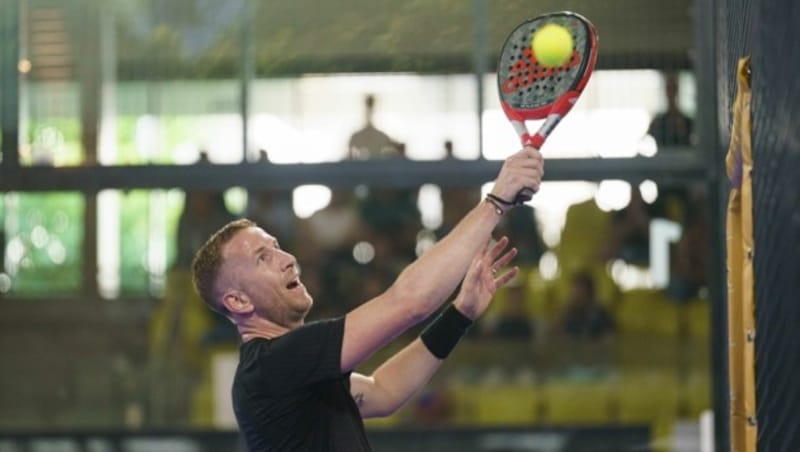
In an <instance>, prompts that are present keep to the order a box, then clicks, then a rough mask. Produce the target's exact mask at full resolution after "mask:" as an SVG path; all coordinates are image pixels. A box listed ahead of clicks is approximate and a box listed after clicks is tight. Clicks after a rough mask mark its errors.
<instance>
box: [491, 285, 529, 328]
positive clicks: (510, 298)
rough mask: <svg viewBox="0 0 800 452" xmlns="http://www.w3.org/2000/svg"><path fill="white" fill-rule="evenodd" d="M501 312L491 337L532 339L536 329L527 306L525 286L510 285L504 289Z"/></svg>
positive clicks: (495, 321) (493, 326)
mask: <svg viewBox="0 0 800 452" xmlns="http://www.w3.org/2000/svg"><path fill="white" fill-rule="evenodd" d="M504 295H505V297H504V299H503V300H502V301H501V310H500V312H499V313H498V315H497V318H496V319H495V320H494V322H493V324H492V327H491V331H490V335H491V336H492V337H495V338H498V339H531V338H533V337H534V333H535V329H534V326H533V322H532V318H531V315H530V313H529V312H528V309H527V306H526V304H525V286H524V285H521V284H518V285H513V286H512V285H509V286H506V287H505V289H504Z"/></svg>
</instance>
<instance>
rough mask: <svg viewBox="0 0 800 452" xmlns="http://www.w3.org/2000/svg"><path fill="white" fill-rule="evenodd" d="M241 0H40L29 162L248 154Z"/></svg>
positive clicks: (30, 17) (31, 17)
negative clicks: (219, 2) (67, 0)
mask: <svg viewBox="0 0 800 452" xmlns="http://www.w3.org/2000/svg"><path fill="white" fill-rule="evenodd" d="M235 3H236V4H227V3H226V4H225V5H224V6H223V7H214V6H213V5H212V4H208V3H207V2H196V1H184V2H181V3H180V5H178V4H176V3H174V2H116V3H108V2H95V1H89V2H82V3H80V4H74V5H73V4H70V5H69V7H66V6H64V5H62V4H60V3H59V4H56V3H53V2H49V1H45V0H38V1H32V2H29V4H28V5H26V8H25V11H24V13H23V17H24V18H25V19H24V20H25V22H24V24H23V25H24V27H23V28H24V31H23V40H22V47H23V55H24V56H27V58H28V60H29V61H30V63H31V67H30V70H29V72H28V73H27V74H26V77H25V79H24V81H23V84H22V96H23V98H22V115H21V123H22V130H23V143H22V145H21V156H20V161H21V163H22V164H26V165H56V166H65V165H80V164H85V163H95V162H99V163H101V164H142V163H178V164H182V163H193V162H195V161H197V160H198V159H201V158H208V159H209V160H210V161H212V162H219V163H231V162H239V161H240V160H241V159H242V155H243V153H242V144H243V143H242V125H241V117H240V116H239V114H238V113H239V111H240V108H239V104H240V102H239V98H240V95H239V91H240V89H239V83H238V80H237V75H238V73H239V71H238V69H236V68H237V67H238V63H237V62H238V61H239V57H238V51H239V48H240V45H239V39H240V36H241V33H240V32H239V31H238V26H239V25H238V20H239V18H240V16H241V13H242V3H241V2H235ZM78 59H80V64H77V63H76V61H77V60H78ZM215 60H216V61H217V62H216V63H215ZM220 62H222V63H220ZM220 65H222V66H225V67H226V68H227V70H226V71H225V73H226V78H225V79H223V80H216V78H217V76H218V75H215V69H214V67H219V66H220ZM189 79H192V80H189Z"/></svg>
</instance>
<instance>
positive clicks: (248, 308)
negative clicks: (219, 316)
mask: <svg viewBox="0 0 800 452" xmlns="http://www.w3.org/2000/svg"><path fill="white" fill-rule="evenodd" d="M222 305H223V306H225V309H227V310H228V312H230V313H231V314H234V315H246V314H250V313H251V312H253V311H254V310H255V308H256V307H255V306H253V303H251V302H250V297H248V296H247V294H245V293H243V292H241V291H238V290H230V291H228V292H225V294H224V295H223V296H222Z"/></svg>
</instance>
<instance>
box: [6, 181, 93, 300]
mask: <svg viewBox="0 0 800 452" xmlns="http://www.w3.org/2000/svg"><path fill="white" fill-rule="evenodd" d="M4 203H5V212H4V213H5V215H4V217H3V218H4V228H3V229H4V231H5V240H6V244H5V271H6V273H7V275H8V277H9V278H10V291H9V295H10V296H20V297H42V296H53V297H55V296H63V295H75V294H77V293H79V292H80V290H81V281H82V279H81V275H82V265H83V248H82V247H83V234H84V227H83V226H84V225H83V211H84V199H83V196H82V195H80V194H78V193H48V194H33V193H6V194H5V195H4Z"/></svg>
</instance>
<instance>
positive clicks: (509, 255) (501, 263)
mask: <svg viewBox="0 0 800 452" xmlns="http://www.w3.org/2000/svg"><path fill="white" fill-rule="evenodd" d="M518 253H519V251H518V250H517V249H516V248H511V249H510V250H508V252H506V253H505V254H503V255H502V256H501V257H500V258H499V259H497V260H495V261H494V263H493V264H492V268H498V269H499V268H503V267H505V266H506V265H508V263H509V262H511V261H512V260H514V258H515V257H517V254H518Z"/></svg>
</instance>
